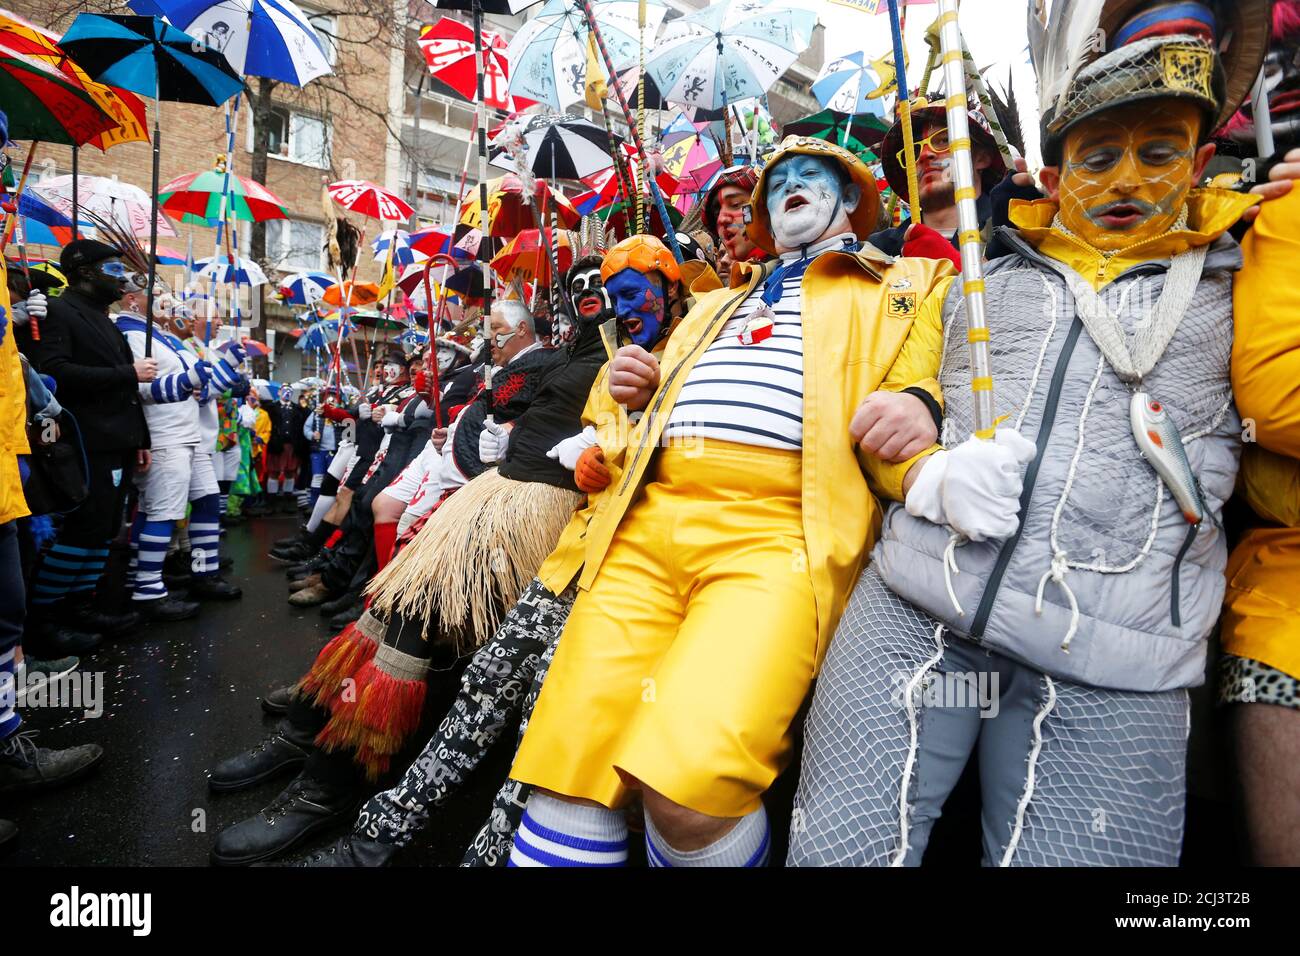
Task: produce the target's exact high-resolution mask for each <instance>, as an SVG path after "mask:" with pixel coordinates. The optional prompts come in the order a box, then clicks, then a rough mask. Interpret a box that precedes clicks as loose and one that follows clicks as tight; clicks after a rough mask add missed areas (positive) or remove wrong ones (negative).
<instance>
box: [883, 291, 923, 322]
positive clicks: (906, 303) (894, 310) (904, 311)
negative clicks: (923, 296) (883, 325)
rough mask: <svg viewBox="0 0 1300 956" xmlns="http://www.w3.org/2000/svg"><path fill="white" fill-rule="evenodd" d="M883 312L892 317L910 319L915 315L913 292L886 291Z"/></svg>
mask: <svg viewBox="0 0 1300 956" xmlns="http://www.w3.org/2000/svg"><path fill="white" fill-rule="evenodd" d="M886 295H887V296H888V298H887V300H886V302H885V314H886V315H888V316H889V317H890V318H894V319H910V318H911V317H912V316H914V315H916V293H915V292H892V291H891V292H888V293H886Z"/></svg>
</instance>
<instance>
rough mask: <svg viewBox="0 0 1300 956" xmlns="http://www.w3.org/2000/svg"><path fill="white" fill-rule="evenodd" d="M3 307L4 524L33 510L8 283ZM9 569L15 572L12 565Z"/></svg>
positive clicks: (0, 460) (0, 495)
mask: <svg viewBox="0 0 1300 956" xmlns="http://www.w3.org/2000/svg"><path fill="white" fill-rule="evenodd" d="M0 309H3V310H4V311H3V316H4V322H5V329H4V342H3V343H0V524H4V523H5V522H7V521H13V520H14V519H16V518H24V517H26V516H27V515H29V514H31V511H30V510H28V508H27V501H26V499H25V498H23V482H22V477H21V476H20V475H19V473H18V456H19V455H26V454H27V453H28V452H30V451H31V449H30V448H29V447H28V445H27V384H26V383H25V382H24V381H23V363H22V362H21V361H20V360H19V358H18V346H17V345H15V344H14V321H13V320H14V315H13V308H12V306H11V305H10V303H9V288H8V286H5V288H4V291H3V292H0ZM8 573H14V572H13V570H12V569H11V570H10V571H9V572H8Z"/></svg>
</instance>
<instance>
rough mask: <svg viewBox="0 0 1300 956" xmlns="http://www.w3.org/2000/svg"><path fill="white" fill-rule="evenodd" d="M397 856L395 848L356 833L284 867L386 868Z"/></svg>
mask: <svg viewBox="0 0 1300 956" xmlns="http://www.w3.org/2000/svg"><path fill="white" fill-rule="evenodd" d="M396 855H397V847H395V846H393V845H392V844H391V843H380V842H379V841H378V840H371V839H369V838H367V837H363V836H361V835H360V834H357V833H349V834H347V835H346V836H341V837H339V838H338V839H337V840H335V841H334V842H333V843H331V844H330V845H329V846H327V847H325V848H324V849H322V850H317V851H316V852H315V853H309V854H307V855H306V856H300V857H298V859H296V860H290V861H289V862H287V863H285V866H305V867H312V868H324V867H344V866H353V867H362V866H364V867H381V866H388V865H389V864H390V863H392V862H393V857H395V856H396Z"/></svg>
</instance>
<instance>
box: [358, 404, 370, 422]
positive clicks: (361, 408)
mask: <svg viewBox="0 0 1300 956" xmlns="http://www.w3.org/2000/svg"><path fill="white" fill-rule="evenodd" d="M369 417H370V403H369V402H362V403H361V404H360V405H358V406H357V418H359V419H361V420H362V421H364V420H365V419H367V418H369Z"/></svg>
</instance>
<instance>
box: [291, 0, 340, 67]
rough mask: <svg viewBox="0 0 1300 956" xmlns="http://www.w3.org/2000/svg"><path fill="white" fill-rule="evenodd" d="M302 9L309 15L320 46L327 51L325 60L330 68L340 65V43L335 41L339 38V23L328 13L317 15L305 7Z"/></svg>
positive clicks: (309, 21) (309, 20)
mask: <svg viewBox="0 0 1300 956" xmlns="http://www.w3.org/2000/svg"><path fill="white" fill-rule="evenodd" d="M300 9H302V12H303V13H305V14H306V15H307V22H308V23H309V24H311V28H312V32H314V33H315V34H316V39H318V40H320V45H321V47H322V48H323V49H324V50H325V59H326V60H328V61H329V65H330V66H334V65H335V64H336V63H338V41H337V40H336V39H335V38H336V37H337V36H338V21H336V20H335V19H334V17H333V16H331V15H330V14H328V13H316V12H314V11H312V10H308V9H306V8H305V7H302V8H300Z"/></svg>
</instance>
